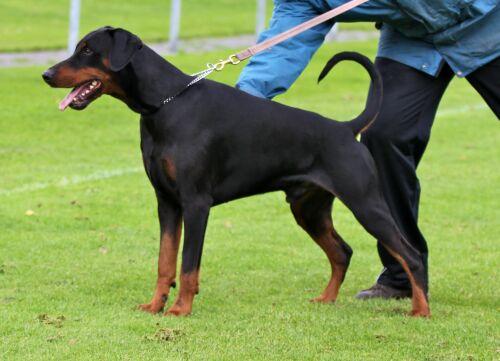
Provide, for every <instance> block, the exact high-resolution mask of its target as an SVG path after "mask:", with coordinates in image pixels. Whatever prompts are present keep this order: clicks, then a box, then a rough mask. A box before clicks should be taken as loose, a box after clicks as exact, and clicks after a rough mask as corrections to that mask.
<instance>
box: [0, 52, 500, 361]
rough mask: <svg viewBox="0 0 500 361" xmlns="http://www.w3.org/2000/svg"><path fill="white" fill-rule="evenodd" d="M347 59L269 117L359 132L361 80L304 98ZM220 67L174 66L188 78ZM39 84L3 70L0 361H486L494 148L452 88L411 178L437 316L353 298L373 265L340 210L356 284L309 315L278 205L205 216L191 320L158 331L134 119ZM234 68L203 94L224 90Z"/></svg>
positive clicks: (493, 296) (317, 267)
mask: <svg viewBox="0 0 500 361" xmlns="http://www.w3.org/2000/svg"><path fill="white" fill-rule="evenodd" d="M346 49H349V50H358V51H362V52H364V53H367V54H370V55H371V56H373V55H374V53H375V44H368V43H355V44H354V43H353V44H348V43H347V44H333V45H328V46H325V47H324V48H322V49H321V51H320V52H319V53H318V54H317V56H316V57H315V58H314V60H313V62H312V64H311V66H310V67H309V69H308V70H307V71H306V72H305V73H304V75H303V76H302V77H301V79H300V81H299V82H298V83H297V84H296V85H295V86H294V87H293V89H292V90H291V91H290V92H289V93H288V94H287V95H286V96H283V97H281V98H279V99H277V101H282V102H285V103H287V104H291V105H294V106H300V107H303V108H305V109H310V110H314V111H317V112H320V113H322V114H325V115H327V116H331V117H334V118H337V119H343V120H347V119H350V118H352V117H353V116H355V115H356V114H357V113H358V112H360V111H361V109H362V107H363V104H364V102H365V96H366V90H367V87H368V77H367V76H366V74H365V73H364V72H363V71H362V70H361V68H360V67H358V66H356V65H352V64H343V65H339V67H338V69H335V70H334V71H333V72H332V74H330V76H329V77H328V78H327V79H325V81H324V82H323V83H322V84H321V85H319V86H318V85H316V82H315V79H316V77H317V75H318V74H319V72H320V70H321V68H322V66H323V65H324V63H325V62H326V60H327V59H328V58H329V57H330V56H331V55H332V54H333V53H335V52H337V51H339V50H346ZM226 53H229V52H224V53H222V52H220V53H212V54H199V55H196V56H195V55H189V56H187V55H182V56H177V57H173V58H171V60H172V62H174V63H175V64H177V65H178V66H179V67H181V68H182V69H184V70H185V71H186V72H194V71H197V70H199V69H200V67H201V66H202V64H204V63H205V62H206V61H210V60H213V59H218V58H219V57H221V56H222V55H224V54H226ZM42 70H43V69H42V68H15V69H1V70H0V79H2V82H1V83H0V99H1V103H0V104H1V105H0V129H1V132H0V167H1V171H0V360H42V359H43V360H494V359H498V357H499V353H498V352H499V351H498V350H499V346H498V337H499V336H500V332H499V331H500V330H499V323H498V311H499V306H500V303H499V296H500V294H499V291H498V290H499V282H498V277H499V273H498V268H499V251H498V250H499V243H498V241H499V233H500V232H499V231H500V223H499V219H500V212H499V207H498V204H499V200H500V193H499V189H500V187H499V186H500V173H499V168H500V164H499V159H500V148H499V146H498V145H499V143H500V133H499V129H498V122H497V121H496V119H495V117H494V115H493V114H492V112H491V111H490V110H489V109H487V108H485V107H484V105H483V104H482V101H481V99H480V98H479V97H478V96H477V95H476V93H475V92H474V91H473V90H472V89H471V87H470V86H469V85H468V83H467V82H466V81H465V80H456V81H454V82H453V83H452V85H451V87H450V89H449V91H448V92H447V94H446V96H445V98H444V100H443V102H442V105H441V108H440V113H439V115H438V117H437V120H436V124H435V126H434V129H433V134H432V139H431V142H430V145H429V148H428V152H427V154H426V156H425V158H424V160H423V162H422V165H421V168H420V171H419V174H420V177H421V181H422V188H423V193H422V203H421V215H420V222H421V226H422V229H423V231H424V232H425V234H426V235H427V237H428V240H429V244H430V250H431V258H430V267H431V291H430V292H431V307H432V312H433V315H432V318H430V319H412V318H410V317H407V316H406V313H407V311H409V309H410V302H409V301H408V300H404V301H367V302H361V301H358V300H356V299H355V298H354V296H355V294H356V292H357V291H359V290H360V289H362V288H365V287H368V286H370V285H371V284H372V283H373V281H374V279H375V277H376V275H377V273H378V272H379V271H380V269H381V266H380V263H379V261H378V257H377V254H376V247H375V240H374V239H372V238H371V237H370V236H369V235H368V234H367V233H366V232H364V230H363V229H362V228H361V227H360V226H359V225H358V224H357V223H356V221H355V220H354V218H353V216H352V215H351V214H350V212H349V211H348V210H347V209H346V208H345V207H344V206H342V205H341V204H340V203H339V202H338V203H336V206H335V211H334V213H335V214H334V220H335V223H336V225H337V228H338V230H339V232H340V233H341V234H342V235H343V236H344V238H345V239H346V240H347V241H348V242H349V243H350V245H351V246H352V247H353V249H354V257H353V259H352V263H351V268H350V271H349V273H348V275H347V277H346V281H345V283H344V286H343V288H342V290H341V294H340V297H339V299H338V301H337V303H336V304H334V305H316V304H311V303H309V302H308V300H309V299H310V298H312V297H315V296H317V295H318V294H319V293H320V292H321V291H322V289H323V287H324V286H325V285H326V283H327V281H328V278H329V266H328V262H327V260H326V257H325V256H324V254H323V253H322V251H321V250H320V249H319V248H318V247H317V246H316V245H315V244H314V243H313V242H312V241H311V240H310V239H309V237H308V236H307V235H306V234H305V233H304V232H303V231H302V230H301V229H300V228H299V227H298V226H296V224H295V222H294V220H293V218H292V216H291V214H290V212H289V209H288V206H287V204H286V202H285V197H284V194H283V193H272V194H267V195H263V196H258V197H251V198H247V199H243V200H238V201H235V202H232V203H230V204H226V205H223V206H219V207H216V208H214V209H213V210H212V212H211V215H210V221H209V227H208V233H207V237H206V241H205V251H204V255H203V265H202V273H201V292H200V294H199V295H198V296H197V298H196V300H195V305H194V312H193V314H192V315H191V316H190V317H187V318H170V317H162V316H160V315H159V316H153V315H150V314H145V313H142V312H140V311H138V310H136V309H135V307H136V305H138V304H140V303H143V302H146V301H149V299H150V297H151V295H152V292H153V290H154V285H155V281H156V260H157V251H158V235H159V227H158V223H157V219H156V204H155V197H154V194H153V190H152V187H151V186H150V185H149V183H148V180H147V178H146V176H145V174H144V172H143V170H142V164H141V155H140V150H139V134H138V125H139V123H138V116H137V115H136V114H133V113H132V112H131V111H129V110H128V108H126V107H125V105H123V104H121V103H119V102H118V101H116V100H114V99H111V98H108V97H104V98H101V99H99V101H97V102H95V103H93V104H92V105H91V106H90V107H89V108H88V109H87V110H86V111H84V112H75V111H72V110H68V111H66V112H64V113H61V112H59V111H58V110H57V103H58V101H59V100H60V99H61V98H62V97H63V96H64V95H65V94H66V91H65V90H54V89H49V88H48V87H47V86H45V85H44V84H43V83H42V81H41V77H40V74H41V72H42ZM239 70H241V68H237V67H232V68H229V69H228V70H227V71H225V72H224V73H221V74H216V75H215V76H214V77H213V79H217V80H220V81H224V82H227V83H230V84H233V83H234V81H235V79H236V77H237V73H238V71H239ZM172 106H175V103H173V104H172ZM290 146H293V145H290ZM177 291H178V289H176V290H173V293H172V294H171V297H170V300H169V304H171V303H172V301H173V298H174V297H175V295H176V294H177Z"/></svg>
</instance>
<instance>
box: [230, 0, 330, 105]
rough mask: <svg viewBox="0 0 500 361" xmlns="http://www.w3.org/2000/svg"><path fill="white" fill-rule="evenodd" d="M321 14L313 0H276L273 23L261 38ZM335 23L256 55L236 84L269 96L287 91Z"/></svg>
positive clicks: (253, 93) (238, 86)
mask: <svg viewBox="0 0 500 361" xmlns="http://www.w3.org/2000/svg"><path fill="white" fill-rule="evenodd" d="M319 14H320V12H319V11H318V9H316V8H315V7H314V6H313V5H312V4H311V2H309V1H275V7H274V12H273V16H272V18H271V23H270V27H269V29H267V30H266V31H264V32H262V33H261V34H260V36H259V39H258V42H262V41H264V40H266V39H268V38H270V37H273V36H275V35H277V34H279V33H281V32H283V31H286V30H288V29H290V28H292V27H294V26H296V25H298V24H300V23H303V22H304V21H307V20H309V19H311V18H313V17H315V16H317V15H319ZM332 25H333V23H332V22H326V23H323V24H320V25H318V26H315V27H314V28H312V29H309V30H307V31H305V32H303V33H301V34H299V35H297V36H295V37H293V38H291V39H288V40H286V41H285V42H283V43H280V44H278V45H275V46H274V47H272V48H271V49H268V50H266V51H264V52H262V53H259V54H257V55H255V56H253V57H252V58H251V60H250V62H249V63H248V64H247V66H245V68H244V69H243V71H242V72H241V74H240V78H239V79H238V82H237V84H236V87H237V88H239V89H241V90H243V91H246V92H247V93H250V94H252V95H255V96H259V97H264V98H268V99H271V98H273V97H275V96H276V95H278V94H281V93H284V92H285V91H286V90H287V89H288V88H290V86H291V85H292V84H293V82H294V81H295V80H296V79H297V78H298V76H299V75H300V74H301V73H302V71H303V70H304V68H305V67H306V65H307V64H308V63H309V61H310V59H311V57H312V56H313V55H314V53H315V52H316V50H317V49H318V48H319V46H320V45H321V44H322V43H323V41H324V39H325V36H326V34H327V33H328V31H329V30H330V29H331V27H332Z"/></svg>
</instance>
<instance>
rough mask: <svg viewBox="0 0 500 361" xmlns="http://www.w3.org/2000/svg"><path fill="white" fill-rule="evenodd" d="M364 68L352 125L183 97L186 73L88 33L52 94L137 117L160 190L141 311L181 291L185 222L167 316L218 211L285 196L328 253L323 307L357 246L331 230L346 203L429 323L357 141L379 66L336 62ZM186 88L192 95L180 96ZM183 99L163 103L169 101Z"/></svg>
mask: <svg viewBox="0 0 500 361" xmlns="http://www.w3.org/2000/svg"><path fill="white" fill-rule="evenodd" d="M344 59H348V60H353V61H356V62H358V63H360V64H361V65H362V66H363V67H364V68H365V69H366V70H367V71H368V72H369V74H370V76H371V79H372V96H370V97H369V99H368V102H367V105H366V109H365V110H364V111H363V112H362V113H361V114H360V115H359V116H358V117H357V118H355V119H354V120H351V121H348V122H336V121H333V120H330V119H327V118H324V117H322V116H320V115H318V114H314V113H311V112H307V111H304V110H300V109H295V108H292V107H288V106H285V105H282V104H279V103H277V102H273V101H269V100H265V99H260V98H257V97H254V96H251V95H249V94H246V93H244V92H242V91H239V90H237V89H235V88H232V87H230V86H227V85H224V84H221V83H218V82H214V81H210V80H202V81H200V82H199V83H196V84H195V85H194V86H192V87H190V88H188V89H186V90H184V89H185V88H186V85H187V84H189V83H190V81H191V80H192V79H193V77H191V76H188V75H186V74H184V73H183V72H181V71H180V70H179V69H177V68H176V67H174V66H173V65H172V64H170V63H169V62H167V61H166V60H165V59H163V58H162V57H161V56H159V55H158V54H156V53H155V52H154V51H153V50H151V48H149V47H148V46H146V45H145V44H143V42H142V41H141V40H140V39H139V38H138V37H137V36H135V35H133V34H131V33H130V32H128V31H126V30H123V29H118V28H111V27H103V28H100V29H97V30H95V31H93V32H91V33H90V34H88V35H86V36H85V37H84V38H83V39H82V40H81V41H80V42H79V44H78V45H77V48H76V50H75V52H74V54H73V55H72V56H71V57H69V58H68V59H66V60H64V61H62V62H60V63H58V64H56V65H54V66H53V67H51V68H50V69H48V70H47V71H46V72H45V73H44V74H43V78H44V79H45V81H46V82H47V83H48V84H49V85H50V86H52V87H58V88H74V90H73V91H71V92H70V94H69V95H68V96H66V98H65V99H64V100H63V101H62V102H61V104H60V108H61V109H62V110H64V109H65V108H66V107H68V106H69V107H71V108H73V109H76V110H82V109H84V108H86V107H87V105H89V104H90V103H91V102H92V101H94V100H95V99H97V98H98V97H99V96H101V95H102V94H108V95H111V96H113V97H115V98H118V99H120V100H121V101H123V102H124V103H125V104H126V105H128V107H129V108H130V109H132V110H133V111H134V112H137V113H139V114H140V115H141V124H140V128H141V149H142V156H143V160H144V166H145V169H146V173H147V175H148V177H149V179H150V181H151V183H152V185H153V187H154V189H155V192H156V197H157V200H158V214H159V220H160V228H161V238H160V252H159V259H158V280H157V285H156V291H155V293H154V296H153V298H152V300H151V302H150V303H148V304H144V305H141V306H140V308H141V309H142V310H145V311H148V312H152V313H157V312H160V311H161V310H163V308H164V306H165V303H166V300H167V297H168V294H169V291H170V287H173V286H175V279H176V269H177V253H178V250H179V240H180V236H181V228H182V227H181V224H182V221H183V222H184V230H185V236H184V246H183V250H182V266H181V275H180V291H179V295H178V297H177V299H176V301H175V302H174V304H173V305H172V306H171V307H170V308H169V309H168V311H167V312H166V314H173V315H186V314H189V313H190V312H191V309H192V304H193V300H194V296H195V295H196V294H197V293H198V288H199V270H200V262H201V256H202V250H203V241H204V236H205V229H206V226H207V220H208V215H209V211H210V208H211V207H213V206H216V205H218V204H221V203H225V202H228V201H231V200H234V199H238V198H241V197H246V196H250V195H255V194H260V193H265V192H271V191H277V190H282V191H284V192H285V194H286V200H287V202H289V203H290V207H291V211H292V213H293V215H294V217H295V219H296V221H297V223H298V224H299V225H300V226H301V227H302V228H303V229H304V230H305V231H306V232H307V233H308V234H309V235H310V236H311V237H312V239H313V240H314V241H315V242H316V243H317V244H318V245H319V246H320V247H321V248H322V249H323V251H324V252H325V253H326V256H327V257H328V260H329V261H330V264H331V271H332V275H331V279H330V281H329V283H328V285H327V286H326V288H325V290H324V291H323V293H322V294H321V295H320V296H319V297H317V298H315V299H314V300H313V301H316V302H324V303H328V302H334V301H335V299H336V298H337V294H338V291H339V288H340V285H341V284H342V281H343V280H344V277H345V274H346V271H347V268H348V266H349V261H350V258H351V255H352V250H351V248H350V247H349V245H348V244H347V243H346V242H345V241H344V240H343V239H342V237H341V236H340V235H339V234H338V233H337V232H336V231H335V229H334V227H333V223H332V218H331V211H332V203H333V200H334V199H335V198H339V199H340V200H341V201H342V202H343V203H344V204H345V205H346V206H347V207H348V208H349V209H350V210H351V211H352V212H353V214H354V216H355V217H356V219H357V220H358V221H359V222H360V223H361V225H362V226H363V227H364V228H365V229H366V230H367V231H368V232H369V233H370V234H372V235H373V237H375V238H376V239H378V240H380V241H381V242H382V244H383V245H384V246H385V247H386V248H387V250H388V251H389V252H390V253H391V254H392V255H393V256H394V257H395V258H396V259H397V260H398V261H399V262H400V263H401V264H402V266H403V267H404V269H405V271H406V272H407V274H408V276H409V279H410V281H411V286H412V293H413V295H412V306H413V310H412V315H414V316H428V315H429V314H430V312H429V306H428V302H427V280H426V276H425V273H424V268H423V265H422V263H421V258H420V255H419V254H418V252H417V251H416V250H415V249H413V248H412V247H411V246H410V245H409V243H408V242H407V241H406V240H405V239H404V237H403V236H402V234H401V232H400V231H399V230H398V228H397V226H396V224H395V222H394V220H393V218H392V216H391V213H390V211H389V208H388V206H387V204H386V202H385V200H384V198H383V196H382V193H381V190H380V187H379V181H378V178H377V170H376V168H375V164H374V161H373V159H372V157H371V155H370V153H369V151H368V150H367V149H366V148H365V147H364V145H362V144H361V143H359V142H358V141H357V140H356V135H357V134H358V133H359V132H361V131H362V130H363V129H364V128H366V127H367V126H369V124H370V123H371V122H372V121H374V120H375V118H376V116H377V113H378V110H379V106H380V103H381V99H382V83H381V79H380V76H379V74H378V73H377V71H376V70H375V68H374V66H373V64H372V63H371V62H370V60H368V59H367V58H366V57H364V56H362V55H360V54H357V53H340V54H337V55H336V56H334V57H333V58H332V59H331V60H330V61H329V62H328V63H327V64H326V66H325V68H324V69H323V71H322V73H321V75H320V77H319V80H321V79H322V78H323V77H324V76H326V74H327V73H328V72H329V71H330V69H331V68H332V67H333V66H334V65H335V64H336V63H338V62H339V61H341V60H344ZM183 90H184V91H183ZM172 96H175V98H174V100H173V101H172V102H170V103H167V104H165V99H167V98H169V97H172Z"/></svg>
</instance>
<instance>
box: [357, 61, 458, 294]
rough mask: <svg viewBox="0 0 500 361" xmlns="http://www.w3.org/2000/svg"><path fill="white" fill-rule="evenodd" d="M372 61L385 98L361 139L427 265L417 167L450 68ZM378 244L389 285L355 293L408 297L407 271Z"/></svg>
mask: <svg viewBox="0 0 500 361" xmlns="http://www.w3.org/2000/svg"><path fill="white" fill-rule="evenodd" d="M375 65H376V66H377V68H378V70H379V71H380V73H381V75H382V80H383V85H384V98H383V103H382V108H381V111H380V114H379V116H378V118H377V119H376V121H375V122H374V123H373V124H372V125H371V127H370V128H368V130H367V131H366V132H365V133H364V134H363V135H362V137H361V141H362V142H363V143H364V144H365V145H366V146H367V147H368V149H369V150H370V152H371V153H372V155H373V158H374V159H375V163H376V165H377V168H378V173H379V178H380V183H381V186H382V191H383V193H384V196H385V198H386V200H387V203H388V205H389V208H390V210H391V213H392V216H393V217H394V219H395V221H396V223H397V225H398V227H399V229H400V230H401V232H402V233H403V235H404V236H405V237H406V239H407V240H408V241H409V242H410V244H411V245H412V246H413V247H415V248H416V249H417V250H418V251H419V252H421V254H422V258H423V262H424V265H425V267H426V269H427V254H428V250H427V243H426V241H425V238H424V237H423V235H422V233H421V232H420V230H419V228H418V224H417V218H418V203H419V197H420V185H419V181H418V178H417V174H416V168H417V166H418V163H419V162H420V159H421V158H422V155H423V153H424V151H425V148H426V146H427V143H428V140H429V136H430V130H431V127H432V123H433V121H434V117H435V115H436V110H437V107H438V104H439V102H440V100H441V97H442V95H443V93H444V91H445V90H446V87H447V86H448V84H449V82H450V80H451V79H452V78H453V72H452V71H451V69H450V68H449V67H448V66H447V65H445V66H444V67H443V69H442V71H441V72H440V74H439V76H438V77H432V76H429V75H427V74H425V73H423V72H420V71H418V70H415V69H413V68H411V67H408V66H406V65H403V64H401V63H398V62H396V61H394V60H390V59H386V58H377V59H376V61H375ZM377 246H378V252H379V255H380V259H381V261H382V263H383V265H384V267H385V269H384V270H383V272H382V274H381V275H380V276H379V278H378V280H377V285H383V286H387V287H380V286H377V287H372V288H371V289H369V290H365V291H362V292H361V293H360V294H358V298H371V297H395V298H398V297H410V296H411V291H410V288H411V287H410V282H409V280H408V278H407V276H406V273H405V271H404V270H403V268H402V267H401V265H400V264H399V262H398V261H397V260H396V259H394V258H393V257H392V256H391V255H390V254H389V252H387V250H386V249H385V248H384V247H383V246H382V245H381V244H380V242H379V243H378V244H377ZM426 271H427V270H426ZM426 275H427V272H426Z"/></svg>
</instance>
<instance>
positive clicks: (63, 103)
mask: <svg viewBox="0 0 500 361" xmlns="http://www.w3.org/2000/svg"><path fill="white" fill-rule="evenodd" d="M84 86H85V84H83V85H81V86H79V87H78V88H76V89H75V90H73V91H72V92H71V93H69V94H68V95H66V97H65V98H64V99H63V100H62V101H61V102H60V103H59V110H60V111H64V109H66V108H67V107H68V105H70V104H71V102H72V101H73V99H75V97H76V96H77V95H78V93H79V92H80V91H81V90H82V89H83V87H84Z"/></svg>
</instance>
